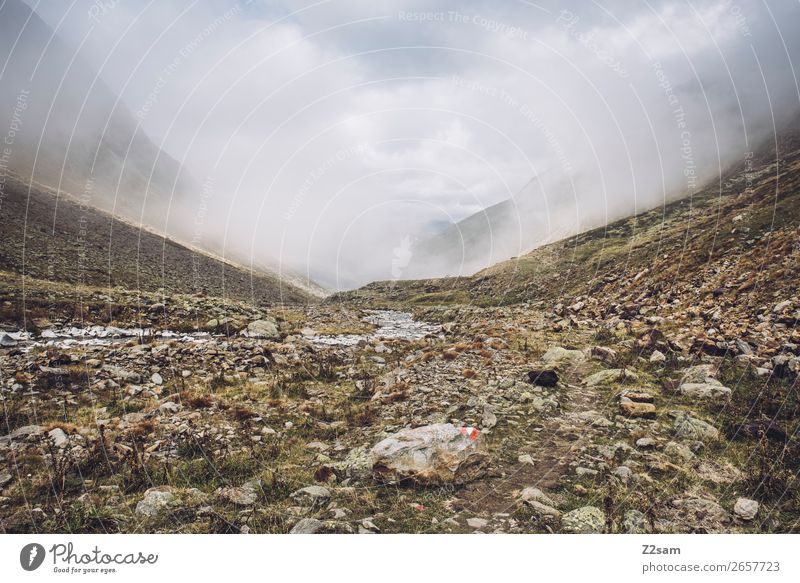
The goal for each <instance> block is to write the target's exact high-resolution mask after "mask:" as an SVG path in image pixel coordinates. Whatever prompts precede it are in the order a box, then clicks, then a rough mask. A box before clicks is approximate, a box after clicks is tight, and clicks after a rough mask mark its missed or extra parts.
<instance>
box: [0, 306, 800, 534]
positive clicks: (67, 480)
mask: <svg viewBox="0 0 800 583" xmlns="http://www.w3.org/2000/svg"><path fill="white" fill-rule="evenodd" d="M182 301H185V302H186V303H187V304H190V303H191V300H190V299H184V300H182ZM196 301H197V302H198V303H200V306H195V308H196V311H197V312H198V313H202V312H203V310H204V309H207V308H204V307H203V304H202V301H201V300H196ZM787 302H788V303H786V302H784V303H783V304H779V305H775V306H772V307H770V309H769V310H766V311H765V317H764V322H766V323H767V326H765V327H763V329H764V330H765V334H767V333H768V334H769V335H770V336H771V337H772V338H773V339H774V341H776V342H782V343H783V344H782V346H783V347H784V348H788V349H789V350H792V349H793V350H794V351H795V352H794V353H793V352H786V351H785V350H784V351H782V352H781V353H780V354H776V355H775V356H768V355H767V356H760V355H759V354H758V351H757V350H754V348H756V347H750V346H749V345H748V346H747V347H746V346H745V345H744V344H742V345H741V346H740V348H739V349H738V350H736V351H730V352H729V353H726V354H724V355H713V354H708V353H705V352H697V351H693V350H692V346H691V344H689V343H686V341H685V339H684V338H683V337H682V336H681V335H680V334H677V333H676V330H680V329H683V328H682V327H680V326H676V325H675V324H673V323H671V322H658V326H654V324H653V320H651V319H650V318H651V317H648V316H646V315H640V314H636V315H631V316H630V318H629V319H620V318H617V319H616V320H612V321H609V322H602V323H598V322H597V321H595V320H591V319H580V318H573V320H572V321H571V322H570V323H568V324H565V322H564V317H563V316H562V315H559V314H558V313H556V312H553V311H545V310H537V309H534V308H531V307H524V306H516V307H501V308H477V307H470V306H460V307H456V308H453V307H441V308H426V309H424V310H417V312H416V317H417V318H418V319H421V320H424V321H428V322H434V323H440V324H441V325H442V328H441V330H440V331H439V332H437V333H434V334H431V335H429V336H428V337H426V338H422V339H420V340H415V341H407V340H392V341H382V340H380V339H373V340H369V341H364V342H362V343H360V345H357V346H352V347H341V346H330V347H329V346H318V345H315V344H313V343H312V342H310V341H309V338H311V337H312V335H314V334H317V333H324V334H337V333H365V332H368V331H369V330H370V329H371V326H370V325H369V324H367V323H365V322H364V321H363V320H362V318H363V317H364V315H365V313H364V312H362V311H361V310H360V309H354V308H352V307H348V306H346V305H341V304H336V303H332V304H326V305H321V306H312V307H303V308H292V309H284V310H275V309H273V310H261V311H260V312H259V311H250V312H247V311H246V308H245V307H236V309H229V310H228V311H227V312H223V311H219V313H217V314H210V315H214V316H216V317H215V318H212V319H210V320H209V321H206V322H204V323H203V324H202V325H201V326H200V327H201V328H203V327H205V328H207V329H208V330H209V331H210V332H211V333H212V335H211V336H210V337H207V338H205V337H204V338H202V339H198V340H197V341H191V340H187V339H185V338H184V339H182V338H147V339H144V340H137V339H128V340H120V341H118V342H115V343H114V344H112V345H111V346H79V345H72V346H66V347H63V346H62V347H60V348H54V347H50V348H48V347H36V348H33V349H30V350H28V349H27V348H26V347H25V343H19V344H17V345H16V346H6V347H5V348H4V349H2V352H1V353H0V371H2V377H1V378H2V417H1V418H0V422H1V423H2V427H3V428H4V431H2V432H0V433H6V434H7V435H6V437H0V456H1V457H0V488H2V498H0V517H2V523H0V524H2V528H3V529H4V530H5V531H6V532H34V531H36V532H119V531H121V532H291V531H294V532H474V531H481V532H791V531H794V530H796V529H797V521H798V518H800V506H799V505H798V504H799V502H800V500H799V499H798V491H797V471H798V467H799V466H798V449H797V436H796V432H797V428H798V427H797V420H798V418H800V411H798V401H797V394H796V384H795V378H796V377H795V375H796V373H797V371H798V365H799V364H800V360H798V358H797V356H795V353H796V351H797V348H796V344H792V343H791V342H790V341H789V339H790V337H792V338H793V336H792V335H793V334H794V332H793V328H791V327H787V326H785V325H784V324H782V322H783V321H784V320H785V319H786V318H787V317H789V315H792V317H795V314H794V312H795V311H796V310H797V307H800V304H799V303H798V299H797V298H796V297H793V298H790V299H788V300H787ZM189 307H191V306H189ZM229 314H233V316H234V317H233V318H231V317H230V316H229ZM205 316H209V314H206V315H205ZM226 319H227V320H226ZM698 319H701V318H699V317H698ZM221 321H222V322H225V321H228V322H233V324H231V325H229V326H227V327H226V328H225V329H223V328H221V327H220V322H221ZM254 322H255V324H254ZM66 323H67V321H65V320H58V319H54V320H53V321H45V320H41V319H40V320H39V321H38V322H37V328H38V329H40V330H47V329H49V328H58V327H61V326H63V325H64V324H66ZM114 323H115V324H117V325H131V324H133V323H134V322H132V321H123V320H120V321H115V322H114ZM248 323H249V324H250V325H248ZM239 328H242V329H244V330H250V335H249V336H243V335H242V334H240V333H239ZM226 332H227V334H226ZM12 342H13V340H11V339H10V337H6V338H5V340H4V344H7V345H8V344H11V343H12ZM789 355H791V356H789ZM545 373H546V374H545ZM448 424H449V425H448ZM431 428H433V429H431ZM462 428H464V431H461V429H462ZM409 430H411V431H414V430H417V431H418V434H414V435H410V434H407V433H402V432H404V431H405V432H408V431H409ZM419 430H421V431H422V432H426V431H428V432H431V431H432V432H434V433H424V434H422V433H419ZM448 431H452V432H453V435H450V434H448V433H447V432H448ZM436 432H438V433H436ZM459 432H460V433H459ZM462 433H465V435H462ZM398 436H401V437H399V438H398ZM398 439H399V441H398ZM415 439H417V440H418V441H414V440H415ZM387 440H388V441H387ZM381 443H382V446H378V444H381ZM398 443H399V446H398ZM376 446H377V447H376ZM398 447H399V448H400V449H399V450H398V449H397V448H398ZM403 447H405V448H406V450H403ZM409 447H410V448H411V450H412V451H411V454H412V455H411V457H409V456H408V455H407V454H409V450H408V448H409ZM387 448H388V449H387ZM392 448H395V449H392ZM389 450H391V451H389ZM387 451H388V453H387ZM415 452H416V453H415ZM420 452H421V455H422V461H420V458H416V459H412V458H414V455H417V456H419V455H420ZM404 455H406V457H405V458H404V457H403V456H404Z"/></svg>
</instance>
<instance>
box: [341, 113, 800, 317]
mask: <svg viewBox="0 0 800 583" xmlns="http://www.w3.org/2000/svg"><path fill="white" fill-rule="evenodd" d="M797 126H798V124H797V123H795V124H794V126H793V127H791V128H787V129H786V130H785V131H784V132H783V133H782V134H781V135H780V137H779V139H778V140H773V141H772V142H771V143H766V144H764V145H763V147H762V148H760V149H759V150H758V151H757V153H756V154H755V155H754V156H753V157H752V158H751V159H749V160H747V161H746V162H743V163H741V164H739V165H737V166H736V167H734V168H732V169H730V170H729V171H728V172H727V173H726V175H725V176H724V177H723V178H721V179H720V181H719V182H718V183H714V184H712V185H709V186H708V187H707V188H705V189H704V190H702V191H701V192H699V193H698V194H696V195H695V196H693V197H692V198H690V199H683V200H679V201H676V202H673V203H670V204H667V205H665V206H664V207H662V208H657V209H654V210H651V211H649V212H646V213H642V214H640V215H638V216H635V217H630V218H627V219H623V220H621V221H617V222H614V223H611V224H609V225H608V226H606V227H602V228H598V229H594V230H591V231H588V232H585V233H582V234H579V235H577V236H575V237H570V238H568V239H564V240H562V241H559V242H556V243H553V244H550V245H545V246H543V247H541V248H538V249H536V250H534V251H533V252H531V253H528V254H527V255H524V256H521V257H519V258H514V259H511V260H508V261H505V262H502V263H499V264H497V265H494V266H492V267H490V268H488V269H485V270H483V271H480V272H479V273H477V274H475V276H473V277H469V278H459V279H453V278H443V279H433V280H419V281H401V282H377V283H374V284H370V285H368V286H365V287H364V288H362V289H361V290H356V291H354V292H349V293H346V294H339V295H338V296H336V298H338V299H360V300H361V301H363V302H368V303H373V302H377V303H382V302H390V303H391V302H401V303H422V304H435V303H453V302H467V303H476V304H479V305H503V304H516V303H522V302H537V301H538V302H543V303H544V304H545V305H550V306H555V305H557V304H559V303H562V304H568V305H573V304H576V303H578V302H582V306H581V308H580V310H578V311H582V312H587V313H588V312H593V313H596V314H597V315H603V314H606V315H607V314H611V313H614V312H620V311H624V309H623V308H622V307H621V306H622V305H624V304H626V303H634V304H635V303H639V304H648V303H649V304H654V305H657V306H659V308H656V311H657V312H661V311H664V312H665V313H668V312H669V310H671V309H674V308H676V307H677V304H676V302H678V303H681V304H685V305H696V304H697V303H698V302H700V303H702V302H704V301H705V300H706V299H709V298H711V299H713V300H714V303H715V304H716V305H721V306H723V307H724V308H731V309H738V308H739V307H740V306H741V305H742V304H743V303H751V304H755V303H757V302H760V301H765V302H766V301H770V300H771V299H772V298H773V297H780V296H781V295H786V294H789V295H793V294H794V291H793V288H794V287H795V282H796V281H797V275H798V249H797V247H798V246H797V244H796V239H797V228H798V225H800V131H798V127H797ZM661 308H663V310H662V309H661Z"/></svg>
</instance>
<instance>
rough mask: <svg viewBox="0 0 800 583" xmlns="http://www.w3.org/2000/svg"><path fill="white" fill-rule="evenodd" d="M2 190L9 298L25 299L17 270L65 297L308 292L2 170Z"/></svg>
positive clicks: (265, 296)
mask: <svg viewBox="0 0 800 583" xmlns="http://www.w3.org/2000/svg"><path fill="white" fill-rule="evenodd" d="M4 193H5V196H4V197H3V199H2V203H1V204H0V224H2V225H3V236H2V238H0V270H2V271H5V272H7V273H6V276H5V277H4V281H5V282H6V284H7V285H9V286H10V288H9V289H6V290H5V291H6V293H7V294H8V296H9V299H10V300H11V301H12V302H16V303H20V302H21V303H25V302H26V301H27V302H30V301H31V297H30V296H29V297H27V298H26V297H24V295H23V294H21V293H20V291H19V289H18V287H19V285H21V284H22V283H23V280H22V276H23V275H24V276H25V281H26V282H28V283H27V285H28V286H31V285H32V283H31V280H35V281H36V282H38V284H37V285H38V286H39V287H40V288H41V287H43V288H44V289H45V291H46V289H47V285H45V283H46V282H49V283H66V284H69V287H67V288H65V289H67V290H70V289H71V290H73V296H74V298H73V303H74V302H77V301H78V298H79V296H80V295H81V290H80V286H89V287H94V288H101V289H102V288H105V289H108V290H109V291H110V290H111V288H124V289H126V290H129V291H131V292H132V293H134V294H135V293H142V294H147V293H157V294H158V295H160V296H162V297H164V298H169V297H170V296H172V295H173V294H201V295H203V296H209V297H212V298H216V302H215V303H216V304H217V306H221V305H223V304H224V303H225V302H226V301H229V300H230V301H239V302H245V303H248V304H250V305H253V306H273V305H279V304H283V303H298V302H307V301H309V300H311V299H313V298H312V296H310V295H309V294H308V293H306V292H305V291H303V290H301V289H299V288H297V287H295V286H293V285H291V284H288V283H285V282H282V281H281V280H280V279H278V278H277V277H275V276H274V275H271V274H268V273H265V272H259V271H254V270H249V269H246V268H244V267H241V266H238V265H236V264H234V263H231V262H228V261H224V260H221V259H219V258H217V257H213V256H211V255H209V254H206V253H204V252H202V251H199V250H196V249H190V248H189V247H187V246H185V245H182V244H181V243H178V242H176V241H174V240H171V239H168V238H164V237H162V236H160V235H157V234H155V233H152V232H151V231H149V230H146V229H141V228H138V227H136V226H134V225H132V224H130V223H128V222H125V221H121V220H119V219H118V218H114V217H113V216H112V215H110V214H108V213H105V212H103V211H100V210H97V209H94V208H92V207H90V206H87V205H86V204H85V203H83V202H82V201H79V200H75V199H73V198H71V197H69V196H65V195H63V193H62V195H61V197H60V198H59V199H57V198H56V195H55V192H53V191H48V190H46V189H44V188H35V187H32V188H30V189H29V187H28V186H26V185H25V184H24V183H23V182H21V181H20V180H19V179H15V178H14V177H13V176H9V177H7V181H6V184H5V190H4ZM57 200H58V204H57V205H56V201H57ZM33 287H35V286H33ZM12 288H13V289H12ZM4 295H5V294H4ZM42 301H44V302H46V298H44V299H43V300H42ZM18 307H21V306H18Z"/></svg>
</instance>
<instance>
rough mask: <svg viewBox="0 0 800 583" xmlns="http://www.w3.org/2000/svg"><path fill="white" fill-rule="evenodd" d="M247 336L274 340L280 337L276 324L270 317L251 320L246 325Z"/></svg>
mask: <svg viewBox="0 0 800 583" xmlns="http://www.w3.org/2000/svg"><path fill="white" fill-rule="evenodd" d="M247 336H249V337H250V338H269V339H273V340H276V339H278V338H280V333H279V332H278V324H277V323H276V322H275V320H273V319H272V318H262V319H261V320H253V321H252V322H250V323H249V324H248V325H247Z"/></svg>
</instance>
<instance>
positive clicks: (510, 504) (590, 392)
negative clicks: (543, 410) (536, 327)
mask: <svg viewBox="0 0 800 583" xmlns="http://www.w3.org/2000/svg"><path fill="white" fill-rule="evenodd" d="M580 372H581V371H574V373H575V374H580ZM573 376H574V375H573ZM561 391H562V394H561V396H560V399H559V400H560V401H562V406H561V408H560V410H559V412H558V413H557V414H555V415H553V416H550V417H546V418H545V419H544V420H537V422H536V423H535V424H528V425H525V426H521V427H520V429H519V431H524V432H529V433H532V431H533V429H534V427H535V428H536V429H539V428H541V429H540V430H539V431H537V432H536V433H532V436H531V438H530V442H529V443H528V444H527V445H526V446H524V447H522V448H521V449H520V451H519V455H524V454H528V455H530V457H531V458H532V460H533V464H532V465H531V464H530V463H520V462H504V463H501V464H499V466H498V467H495V468H493V471H492V473H491V475H490V476H489V477H488V478H486V479H484V480H480V481H477V482H473V483H471V484H468V485H467V486H466V487H464V488H463V489H462V490H461V491H459V493H458V500H457V502H456V504H455V508H456V509H457V510H466V511H469V512H471V513H475V514H480V515H487V514H498V513H508V512H511V511H513V509H514V507H515V506H516V504H517V498H516V493H518V492H519V491H520V490H522V489H524V488H527V487H535V488H539V489H541V490H543V491H545V492H546V491H548V490H554V489H556V488H558V487H559V486H560V485H561V484H562V482H563V478H564V477H565V476H566V475H568V473H569V472H570V470H571V469H572V467H571V465H570V464H571V463H572V462H573V461H575V460H576V459H577V455H578V453H579V452H581V451H582V450H583V449H584V448H585V447H586V446H588V445H590V444H591V443H593V442H594V440H595V438H596V437H598V435H599V434H600V433H601V431H602V430H601V429H600V428H598V427H596V426H593V425H592V424H593V422H594V421H596V420H597V419H598V418H599V417H601V416H602V411H603V409H604V407H605V398H604V397H603V395H601V393H600V391H599V390H597V389H596V388H592V387H584V386H579V385H572V384H565V385H564V388H563V389H561Z"/></svg>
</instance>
